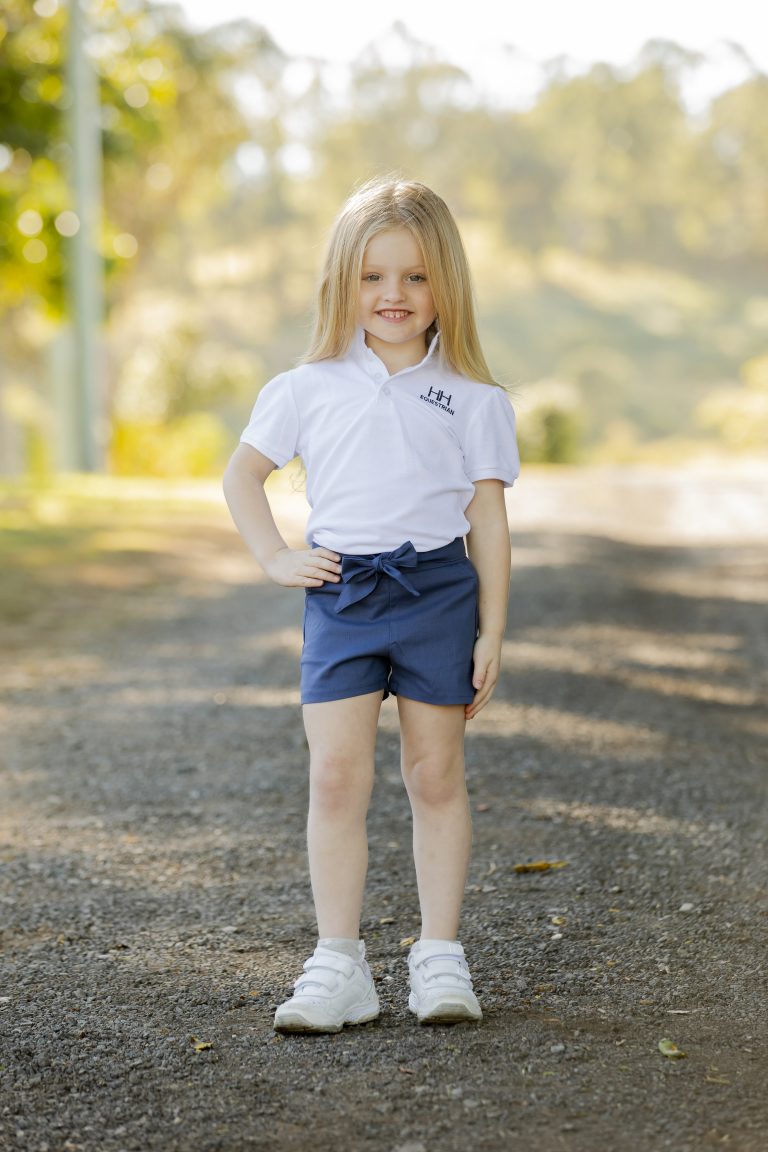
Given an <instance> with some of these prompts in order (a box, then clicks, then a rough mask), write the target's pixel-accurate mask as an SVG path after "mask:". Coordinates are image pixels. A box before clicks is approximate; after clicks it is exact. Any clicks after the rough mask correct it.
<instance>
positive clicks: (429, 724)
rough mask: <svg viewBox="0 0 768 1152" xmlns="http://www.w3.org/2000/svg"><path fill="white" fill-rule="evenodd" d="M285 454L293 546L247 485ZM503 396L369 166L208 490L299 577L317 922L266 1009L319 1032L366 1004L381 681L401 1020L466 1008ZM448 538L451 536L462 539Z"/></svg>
mask: <svg viewBox="0 0 768 1152" xmlns="http://www.w3.org/2000/svg"><path fill="white" fill-rule="evenodd" d="M296 455H300V456H301V457H302V460H303V462H304V465H305V467H306V473H307V499H308V501H309V504H310V507H311V514H310V517H309V521H308V526H307V543H308V544H309V545H310V547H308V548H306V549H298V550H294V549H291V548H288V547H287V546H286V544H285V541H284V540H283V539H282V537H281V536H280V533H279V532H278V529H277V527H276V525H275V522H274V520H273V518H272V515H271V512H270V508H269V504H268V503H267V499H266V496H265V493H264V482H265V480H266V478H267V476H268V475H269V473H270V472H272V470H273V469H275V468H281V467H282V466H283V465H284V464H286V463H287V462H288V461H289V460H292V459H293V458H294V457H295V456H296ZM518 470H519V462H518V455H517V448H516V442H515V425H514V416H513V412H512V408H511V406H510V404H509V401H508V399H507V396H506V394H505V392H504V391H503V389H501V388H500V387H498V386H496V385H495V382H494V380H493V378H492V376H491V374H490V371H489V369H488V367H487V365H486V362H485V359H484V357H483V353H482V350H481V348H480V343H479V340H478V336H477V329H476V323H475V314H474V303H473V296H472V287H471V282H470V274H469V269H468V266H467V261H466V256H465V253H464V249H463V246H462V242H461V238H460V236H459V233H458V230H457V227H456V224H455V221H454V219H453V217H452V216H451V213H450V212H449V210H448V208H447V207H446V205H445V203H444V202H443V201H442V200H441V199H440V197H439V196H437V195H436V194H435V193H434V192H432V191H431V190H430V189H429V188H427V187H425V186H424V185H423V184H419V183H416V182H412V181H405V180H398V179H389V178H387V179H379V180H374V181H372V182H370V183H368V184H366V185H365V186H363V187H362V188H360V189H359V190H358V191H357V192H356V193H355V194H354V195H352V196H351V197H350V199H349V200H348V201H347V203H346V204H345V205H344V207H343V208H342V210H341V212H340V214H339V216H338V218H337V220H336V223H335V225H334V227H333V230H332V233H331V237H330V242H329V245H328V250H327V254H326V258H325V265H324V268H323V273H322V277H321V282H320V287H319V293H318V301H317V316H316V323H315V330H314V335H313V339H312V343H311V346H310V348H309V351H308V353H307V354H306V356H305V358H304V360H303V362H302V363H301V365H300V366H299V367H297V368H295V369H294V370H292V371H289V372H285V373H283V374H281V375H279V376H277V377H275V379H273V380H271V381H270V382H269V383H268V384H267V385H266V386H265V387H264V388H263V389H262V391H261V393H260V395H259V397H258V400H257V402H256V405H255V407H254V409H253V414H252V416H251V420H250V423H249V424H248V427H247V428H246V429H245V431H244V432H243V435H242V440H241V443H240V444H239V446H238V448H237V449H236V451H235V453H234V455H233V457H232V459H231V461H230V463H229V466H228V468H227V472H226V476H225V481H224V490H225V494H226V498H227V502H228V504H229V508H230V511H231V513H232V517H233V519H234V521H235V524H236V525H237V527H238V529H239V531H240V533H241V535H242V537H243V539H244V540H245V542H246V544H247V545H248V547H249V548H250V550H251V552H252V553H253V555H254V556H255V558H256V559H257V561H258V562H259V563H260V564H261V566H262V567H263V568H264V570H265V572H266V573H267V574H268V575H269V576H270V577H271V578H272V579H273V580H274V581H276V583H278V584H283V585H286V586H288V587H297V588H304V589H305V608H304V647H303V651H302V657H301V699H302V704H303V716H304V726H305V729H306V734H307V740H308V742H309V751H310V766H309V785H310V787H309V817H308V822H307V845H308V854H309V868H310V877H311V882H312V893H313V897H314V903H315V911H316V915H317V926H318V934H319V941H318V945H317V947H316V949H315V951H314V953H313V955H312V956H311V957H310V958H309V960H307V961H306V963H305V964H304V973H303V975H301V976H300V977H299V979H298V980H297V981H296V983H295V986H294V987H295V991H294V995H293V996H292V997H291V999H290V1000H288V1001H287V1002H286V1003H285V1004H283V1005H281V1006H280V1007H279V1008H278V1010H277V1014H276V1016H275V1022H274V1026H275V1028H276V1029H279V1030H281V1031H289V1032H338V1031H339V1030H340V1029H341V1028H342V1027H343V1026H344V1025H345V1024H358V1023H362V1022H363V1021H366V1020H373V1019H375V1018H376V1017H377V1016H378V1014H379V1001H378V998H377V995H376V989H375V987H374V983H373V979H372V977H371V972H370V969H369V967H368V964H367V963H366V960H365V947H364V943H363V941H362V940H360V939H359V931H360V915H361V908H362V901H363V890H364V884H365V876H366V870H367V865H368V844H367V838H366V813H367V809H368V804H369V800H370V796H371V789H372V785H373V775H374V747H375V741H376V728H377V723H378V717H379V710H380V708H381V702H382V700H383V699H384V697H386V696H387V695H389V693H393V694H396V696H397V707H398V713H399V720H400V733H401V747H402V774H403V779H404V781H405V787H406V789H407V792H408V797H409V800H410V804H411V810H412V813H413V855H414V862H415V867H416V878H417V884H418V892H419V903H420V908H421V939H420V940H419V941H418V942H417V943H415V944H414V945H413V947H412V948H411V950H410V954H409V957H408V967H409V976H410V997H409V1001H408V1004H409V1008H410V1010H411V1011H412V1012H413V1013H414V1014H415V1015H416V1016H417V1018H418V1019H419V1021H421V1022H422V1023H432V1022H436V1021H456V1020H479V1019H481V1016H482V1013H481V1009H480V1005H479V1004H478V1001H477V998H476V996H475V994H474V992H473V990H472V979H471V977H470V974H469V970H468V967H467V963H466V959H465V955H464V950H463V948H462V945H461V944H460V943H459V941H458V939H457V933H458V926H459V911H460V907H461V903H462V897H463V893H464V887H465V881H466V875H467V867H468V863H469V853H470V843H471V837H472V829H471V819H470V813H469V804H468V799H467V791H466V785H465V779H464V728H465V723H466V721H467V720H470V719H472V718H473V717H474V716H476V715H477V714H478V712H479V711H480V710H481V708H483V707H484V706H485V704H487V703H488V700H489V699H490V696H491V693H492V692H493V689H494V685H495V684H496V680H497V678H498V675H499V663H500V654H501V643H502V637H503V634H504V628H505V623H506V607H507V598H508V591H509V568H510V545H509V532H508V526H507V519H506V511H505V504H504V487H505V486H509V485H511V484H512V483H513V482H514V480H515V478H516V476H517V473H518ZM465 537H466V544H467V550H468V553H469V556H467V552H466V551H465V547H464V538H465Z"/></svg>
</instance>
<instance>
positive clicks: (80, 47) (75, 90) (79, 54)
mask: <svg viewBox="0 0 768 1152" xmlns="http://www.w3.org/2000/svg"><path fill="white" fill-rule="evenodd" d="M87 3H88V0H69V53H68V80H69V91H70V95H71V103H70V143H71V147H72V168H71V180H72V191H73V194H74V202H75V203H74V208H75V212H76V214H77V217H78V220H79V221H80V227H79V229H78V231H77V233H76V234H75V235H74V236H73V237H72V241H71V243H72V266H71V272H70V281H69V294H70V299H69V305H70V308H69V310H70V316H71V322H72V332H73V353H74V354H73V371H74V388H73V396H74V408H75V412H74V414H73V415H74V422H75V443H76V445H77V449H76V454H77V467H78V468H79V469H81V470H82V471H84V472H97V471H100V470H101V469H102V468H103V467H104V431H103V429H104V355H103V343H102V321H103V317H104V289H103V269H102V261H101V255H100V250H99V249H100V244H99V242H100V232H101V218H102V195H101V116H100V102H99V90H98V78H97V76H96V72H95V69H94V67H93V64H92V62H91V60H90V58H89V56H88V53H87V52H86V51H85V46H84V42H85V39H86V36H87V31H88V13H87V10H86V11H84V6H85V5H86V4H87Z"/></svg>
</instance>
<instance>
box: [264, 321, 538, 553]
mask: <svg viewBox="0 0 768 1152" xmlns="http://www.w3.org/2000/svg"><path fill="white" fill-rule="evenodd" d="M438 339H439V337H438V336H436V337H435V339H434V340H433V341H432V344H431V346H430V349H429V351H428V352H427V355H426V356H425V357H424V359H423V360H422V361H421V363H420V364H416V365H414V366H413V367H411V368H404V369H403V370H402V371H400V372H396V373H395V374H394V375H392V376H390V375H389V373H388V372H387V369H386V367H385V365H384V363H383V362H382V361H381V360H380V359H379V357H378V356H377V355H376V354H375V352H373V351H372V350H371V349H370V348H369V347H368V346H367V345H366V343H365V338H364V333H363V330H362V328H361V329H358V332H357V334H356V336H355V339H354V340H353V343H352V346H351V348H350V351H349V352H348V354H347V355H346V356H344V357H343V358H341V359H338V360H320V361H317V362H316V363H313V364H302V365H300V366H299V367H298V368H294V369H292V370H291V371H289V372H283V373H281V374H280V375H279V376H275V377H274V379H272V380H270V381H269V383H268V384H265V386H264V387H263V388H262V390H261V392H260V393H259V397H258V399H257V401H256V404H255V406H254V408H253V412H252V414H251V419H250V423H249V424H248V427H247V428H246V429H245V431H244V432H243V434H242V437H241V440H242V441H243V443H245V444H250V445H251V446H252V447H253V448H256V449H258V451H259V452H261V453H262V454H263V455H264V456H266V457H268V459H270V460H272V461H274V463H275V464H276V465H277V467H278V468H282V467H283V465H284V464H287V463H288V461H289V460H292V459H293V458H294V456H301V458H302V460H303V462H304V466H305V468H306V472H307V500H308V502H309V504H310V507H311V513H310V516H309V520H308V523H307V543H312V542H313V541H314V542H315V543H316V544H319V545H321V546H323V547H325V548H331V549H334V550H336V551H337V552H347V553H351V554H353V555H362V554H365V553H368V552H389V551H391V550H393V549H395V548H397V547H398V546H399V545H400V544H402V543H403V542H404V541H406V540H410V541H412V543H413V545H414V547H415V548H416V551H417V552H425V551H427V550H429V549H431V548H440V547H442V546H443V545H444V544H448V543H449V542H450V541H451V540H454V539H455V538H456V537H457V536H464V535H465V534H466V533H467V531H468V530H469V521H468V520H467V518H466V516H465V515H464V512H465V509H466V508H467V505H468V504H469V502H470V501H471V499H472V497H473V495H474V487H473V484H474V481H476V480H487V479H498V480H502V481H503V482H504V485H505V486H507V487H508V486H510V485H511V484H513V483H514V481H515V479H516V477H517V475H518V472H519V470H520V461H519V457H518V452H517V443H516V439H515V417H514V412H513V410H512V405H511V404H510V402H509V399H508V397H507V395H506V393H505V392H504V391H503V389H501V388H496V387H494V386H493V385H492V384H481V383H479V382H478V381H476V380H470V379H468V378H467V377H465V376H460V375H458V374H457V373H455V372H453V371H451V370H450V369H447V368H445V367H444V366H442V365H441V364H440V362H439V357H438V355H437V341H438Z"/></svg>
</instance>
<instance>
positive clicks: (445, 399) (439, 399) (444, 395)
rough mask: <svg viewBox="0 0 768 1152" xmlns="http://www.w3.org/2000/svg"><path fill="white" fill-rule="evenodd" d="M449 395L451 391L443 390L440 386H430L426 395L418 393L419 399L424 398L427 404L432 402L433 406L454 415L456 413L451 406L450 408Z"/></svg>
mask: <svg viewBox="0 0 768 1152" xmlns="http://www.w3.org/2000/svg"><path fill="white" fill-rule="evenodd" d="M451 396H452V393H450V392H443V390H442V388H432V387H430V389H429V391H428V392H427V394H426V396H424V395H423V394H422V395H420V396H419V400H424V401H426V403H427V404H432V405H434V407H435V408H440V409H442V411H443V412H447V413H448V415H449V416H455V415H456V413H455V412H454V410H453V408H451Z"/></svg>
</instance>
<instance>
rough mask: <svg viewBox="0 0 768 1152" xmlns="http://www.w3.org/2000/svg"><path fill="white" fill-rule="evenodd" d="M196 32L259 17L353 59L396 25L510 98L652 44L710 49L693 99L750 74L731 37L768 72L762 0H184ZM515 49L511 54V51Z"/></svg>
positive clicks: (282, 39)
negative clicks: (552, 75)
mask: <svg viewBox="0 0 768 1152" xmlns="http://www.w3.org/2000/svg"><path fill="white" fill-rule="evenodd" d="M175 2H176V3H177V4H179V6H180V7H181V8H182V9H183V10H184V11H185V12H186V13H187V16H188V18H189V20H190V23H191V24H192V25H193V26H194V27H196V28H201V29H202V28H207V27H210V26H211V25H212V24H214V23H222V22H224V21H226V20H234V19H237V18H240V17H243V16H247V17H249V18H250V19H251V20H253V21H254V22H255V23H257V24H261V25H263V26H264V27H266V28H267V30H268V31H269V32H270V33H271V35H272V36H273V38H274V39H275V40H276V41H277V43H278V44H279V45H280V47H281V48H282V49H283V50H284V51H285V52H286V53H287V54H288V55H290V56H303V55H308V56H314V57H320V58H323V59H325V60H328V61H331V62H336V63H342V64H343V63H350V62H351V61H352V60H354V59H355V57H356V56H357V55H358V54H359V53H360V51H361V49H363V48H364V47H365V46H366V45H369V44H370V43H371V42H372V41H382V40H383V39H384V38H385V36H386V33H387V32H388V31H389V29H391V27H392V24H393V23H395V21H398V20H399V21H402V23H403V24H405V26H406V28H407V29H408V31H409V32H410V33H412V34H413V35H414V36H415V37H416V38H417V39H419V40H422V41H424V42H425V43H428V44H430V45H433V46H434V47H435V48H437V49H438V50H439V52H440V55H441V56H442V57H444V58H446V59H448V60H450V61H452V62H453V63H455V64H458V65H460V66H461V67H463V68H464V69H465V70H466V71H468V72H469V73H470V74H471V76H472V77H473V79H474V80H475V83H476V84H477V86H478V87H479V88H480V90H481V91H483V92H484V93H486V94H488V95H491V96H494V97H496V98H497V99H501V100H502V101H503V102H505V103H507V102H508V103H518V102H522V103H524V102H525V100H526V97H527V96H531V95H533V89H534V84H535V79H534V77H536V78H538V75H539V74H538V71H537V69H536V67H535V65H537V64H538V63H540V62H541V61H544V60H548V59H552V58H554V57H557V56H568V57H570V58H571V60H572V61H573V66H574V70H580V69H581V68H583V67H585V66H586V65H588V64H589V63H591V62H593V61H595V60H605V61H608V62H610V63H613V64H617V65H625V64H629V63H630V62H631V61H632V59H633V58H634V56H635V55H636V53H637V52H638V51H639V49H640V48H641V47H642V45H643V44H644V43H645V41H646V40H649V39H655V38H660V39H667V40H674V41H675V42H677V43H678V44H680V45H681V46H682V47H684V48H688V49H692V50H694V51H699V52H703V53H706V54H707V56H710V57H711V58H712V60H711V63H709V64H707V65H703V66H701V67H700V68H698V69H697V70H696V72H695V74H693V75H692V76H691V77H690V79H689V81H688V84H687V88H686V92H685V96H686V99H687V100H688V102H689V105H690V106H691V107H693V108H697V107H701V106H702V105H703V104H705V103H706V100H707V99H708V98H709V97H710V96H711V95H712V94H713V93H716V92H717V91H720V90H722V89H723V88H727V87H729V86H730V85H732V84H734V83H737V82H738V81H740V80H741V79H743V78H744V76H745V75H746V74H747V71H748V69H747V67H746V66H745V65H744V63H742V62H740V61H739V60H738V59H737V58H735V56H734V53H733V52H731V51H729V50H728V48H727V46H726V43H727V42H728V41H732V42H735V43H736V44H738V45H740V46H741V47H742V48H743V49H745V50H746V51H747V53H748V54H749V55H750V56H751V58H752V60H753V61H754V63H755V64H756V65H757V66H758V67H759V68H760V69H762V70H763V71H768V36H766V34H765V31H764V29H765V6H764V5H763V4H761V3H760V2H759V0H700V2H699V3H696V2H695V0H641V3H637V4H617V3H616V0H578V2H576V0H533V2H530V0H528V2H526V3H523V2H521V0H517V3H515V2H512V0H469V2H464V3H456V4H452V3H450V0H385V2H384V3H383V4H363V3H360V0H326V2H322V0H320V2H318V0H282V3H280V2H278V3H274V2H273V3H270V4H265V3H263V2H260V0H215V2H213V3H212V2H211V0H175ZM510 48H512V49H514V54H510V52H509V49H510Z"/></svg>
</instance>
